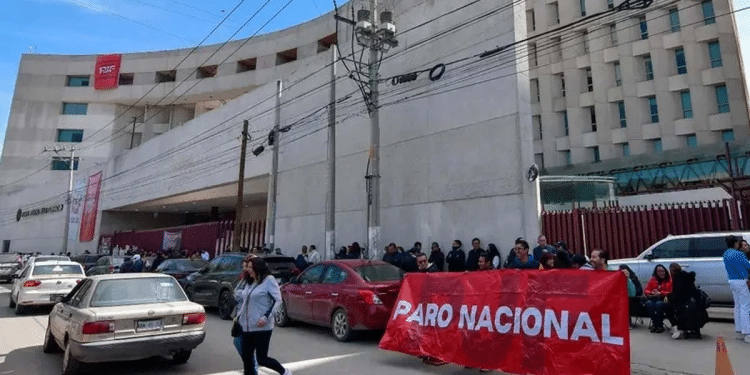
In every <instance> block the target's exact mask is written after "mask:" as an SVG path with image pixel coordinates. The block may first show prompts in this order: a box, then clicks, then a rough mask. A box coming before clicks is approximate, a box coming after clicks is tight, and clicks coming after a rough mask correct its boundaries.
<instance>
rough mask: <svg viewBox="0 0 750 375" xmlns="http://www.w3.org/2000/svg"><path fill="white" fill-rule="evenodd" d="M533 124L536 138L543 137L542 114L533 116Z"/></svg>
mask: <svg viewBox="0 0 750 375" xmlns="http://www.w3.org/2000/svg"><path fill="white" fill-rule="evenodd" d="M531 124H532V125H533V126H534V140H539V139H543V138H544V137H543V134H542V116H540V115H534V116H531Z"/></svg>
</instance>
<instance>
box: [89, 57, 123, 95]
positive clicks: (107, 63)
mask: <svg viewBox="0 0 750 375" xmlns="http://www.w3.org/2000/svg"><path fill="white" fill-rule="evenodd" d="M121 62H122V55H99V56H97V58H96V68H95V69H94V90H109V89H116V88H117V85H118V84H119V82H120V63H121Z"/></svg>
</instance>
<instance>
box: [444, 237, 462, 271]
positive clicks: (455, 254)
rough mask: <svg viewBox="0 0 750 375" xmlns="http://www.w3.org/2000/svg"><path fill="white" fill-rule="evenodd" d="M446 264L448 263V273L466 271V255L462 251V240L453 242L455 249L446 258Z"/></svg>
mask: <svg viewBox="0 0 750 375" xmlns="http://www.w3.org/2000/svg"><path fill="white" fill-rule="evenodd" d="M445 262H446V263H448V271H450V272H463V271H465V270H466V254H465V253H464V251H463V249H461V240H454V241H453V248H452V249H451V251H449V252H448V255H447V256H446V257H445Z"/></svg>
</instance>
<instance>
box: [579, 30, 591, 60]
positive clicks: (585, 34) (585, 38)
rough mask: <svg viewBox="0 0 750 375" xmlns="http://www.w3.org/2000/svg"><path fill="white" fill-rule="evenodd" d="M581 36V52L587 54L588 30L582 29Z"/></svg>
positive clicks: (588, 48)
mask: <svg viewBox="0 0 750 375" xmlns="http://www.w3.org/2000/svg"><path fill="white" fill-rule="evenodd" d="M581 37H582V38H583V53H584V54H586V55H588V54H589V52H590V51H591V50H590V47H589V32H588V31H586V30H584V31H583V33H582V34H581Z"/></svg>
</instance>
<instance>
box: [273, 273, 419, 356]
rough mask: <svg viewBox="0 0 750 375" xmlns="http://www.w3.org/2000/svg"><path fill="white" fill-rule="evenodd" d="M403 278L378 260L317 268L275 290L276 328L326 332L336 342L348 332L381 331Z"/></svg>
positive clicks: (350, 333)
mask: <svg viewBox="0 0 750 375" xmlns="http://www.w3.org/2000/svg"><path fill="white" fill-rule="evenodd" d="M403 277H404V272H403V271H402V270H401V269H400V268H398V267H394V266H392V265H390V264H388V263H385V262H381V261H378V260H374V261H368V260H362V259H349V260H331V261H325V262H320V263H317V264H315V265H313V266H310V267H309V268H307V269H306V270H305V272H303V273H302V274H301V275H299V276H298V277H295V278H294V279H292V281H291V282H289V283H287V284H284V285H283V286H281V297H282V300H283V301H282V302H283V303H282V305H281V306H280V307H279V309H278V310H277V312H276V314H275V315H274V319H275V322H276V325H278V326H282V327H283V326H285V325H288V324H289V322H290V321H292V320H297V321H302V322H307V323H312V324H315V325H320V326H324V327H331V332H332V333H333V336H334V337H335V338H336V340H338V341H347V340H349V339H350V338H351V337H352V333H353V331H358V330H382V329H385V328H386V326H387V325H388V319H389V318H390V316H391V309H392V308H393V304H394V303H395V301H396V298H397V297H398V292H399V290H400V289H401V280H402V279H403Z"/></svg>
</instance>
